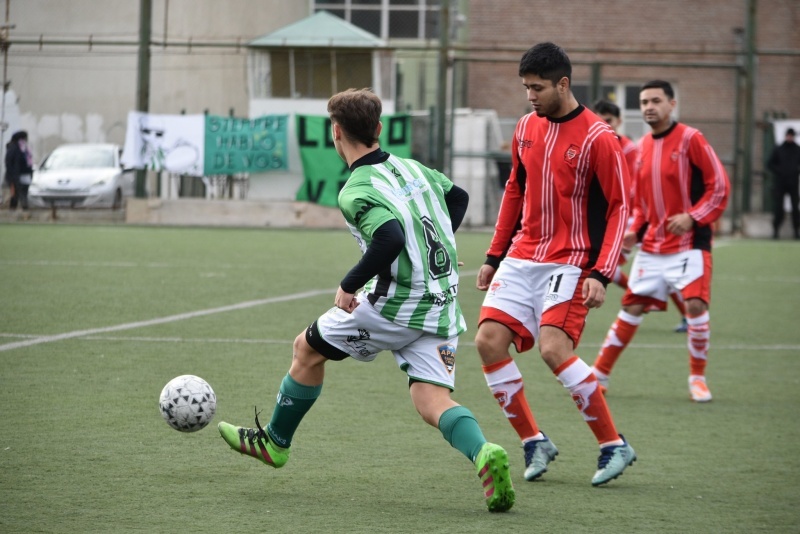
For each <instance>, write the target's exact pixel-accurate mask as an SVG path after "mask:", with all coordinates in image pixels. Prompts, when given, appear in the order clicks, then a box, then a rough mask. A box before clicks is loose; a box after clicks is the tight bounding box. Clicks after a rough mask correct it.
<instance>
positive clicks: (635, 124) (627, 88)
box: [572, 83, 678, 141]
mask: <svg viewBox="0 0 800 534" xmlns="http://www.w3.org/2000/svg"><path fill="white" fill-rule="evenodd" d="M641 85H642V84H641V83H616V84H604V85H603V86H602V87H601V90H600V95H601V96H600V98H603V99H605V100H608V101H610V102H613V103H615V104H616V105H618V106H619V108H620V111H621V114H622V127H621V128H620V129H621V131H620V132H619V133H621V134H622V135H626V136H628V137H630V138H631V139H633V140H634V141H636V140H638V139H639V138H641V137H642V136H643V135H644V134H646V133H647V132H648V131H649V129H648V127H647V124H646V123H645V122H644V119H642V112H641V110H640V109H639V88H640V87H641ZM675 91H676V93H677V88H676V89H675ZM572 94H574V95H575V98H576V99H577V100H578V102H580V103H581V104H583V105H585V106H587V107H589V108H591V106H592V104H594V102H593V101H591V97H590V95H591V87H590V86H589V84H586V83H574V84H572ZM673 117H674V118H676V119H677V118H678V108H677V107H676V108H675V111H673Z"/></svg>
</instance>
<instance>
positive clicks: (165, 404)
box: [159, 375, 217, 432]
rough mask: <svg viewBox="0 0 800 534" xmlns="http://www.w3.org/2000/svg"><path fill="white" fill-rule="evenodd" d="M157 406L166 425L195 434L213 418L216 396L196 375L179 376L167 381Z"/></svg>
mask: <svg viewBox="0 0 800 534" xmlns="http://www.w3.org/2000/svg"><path fill="white" fill-rule="evenodd" d="M159 404H160V406H161V415H162V416H163V417H164V420H165V421H166V422H167V424H168V425H169V426H171V427H172V428H174V429H175V430H180V431H181V432H197V431H198V430H200V429H202V428H205V427H206V425H208V423H210V422H211V419H213V418H214V413H215V412H216V411H217V396H216V394H214V390H213V389H211V386H209V385H208V382H206V381H205V380H203V379H202V378H200V377H199V376H194V375H181V376H177V377H175V378H173V379H172V380H170V381H169V382H167V385H166V386H164V389H162V390H161V399H160V402H159Z"/></svg>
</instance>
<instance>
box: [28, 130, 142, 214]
mask: <svg viewBox="0 0 800 534" xmlns="http://www.w3.org/2000/svg"><path fill="white" fill-rule="evenodd" d="M120 153H121V150H120V147H119V145H113V144H68V145H61V146H60V147H58V148H56V149H55V150H53V151H52V152H51V153H50V155H48V156H47V158H45V160H44V161H43V162H42V164H41V165H40V166H39V168H38V169H36V170H35V171H34V172H33V181H32V182H31V186H30V189H29V190H28V200H29V201H30V202H31V204H32V205H34V206H40V207H72V208H99V207H108V208H112V209H119V208H120V207H122V203H123V200H124V199H125V198H126V197H129V196H132V195H133V190H134V173H133V170H132V169H124V168H123V167H122V164H121V163H120Z"/></svg>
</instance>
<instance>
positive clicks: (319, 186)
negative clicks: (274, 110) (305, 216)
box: [296, 115, 411, 207]
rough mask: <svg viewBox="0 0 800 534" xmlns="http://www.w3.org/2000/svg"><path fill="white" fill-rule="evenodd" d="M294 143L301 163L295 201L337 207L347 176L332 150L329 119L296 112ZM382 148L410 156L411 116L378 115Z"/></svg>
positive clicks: (345, 170) (348, 171)
mask: <svg viewBox="0 0 800 534" xmlns="http://www.w3.org/2000/svg"><path fill="white" fill-rule="evenodd" d="M296 120H297V144H298V147H299V149H300V160H301V161H302V163H303V177H304V181H303V184H302V185H301V186H300V189H299V190H298V191H297V200H300V201H306V202H314V203H316V204H320V205H322V206H331V207H337V206H338V202H337V198H338V196H339V191H340V190H341V189H342V187H343V186H344V183H345V182H346V181H347V178H348V177H349V176H350V170H349V169H348V168H347V164H346V163H345V162H344V161H343V160H342V158H340V157H339V154H337V153H336V148H334V146H333V139H332V137H331V120H330V118H329V117H325V116H318V115H297V119H296ZM381 122H382V123H383V129H382V131H381V135H380V139H379V141H380V145H381V148H382V149H383V150H385V151H386V152H389V153H391V154H392V155H395V156H398V157H401V158H410V157H411V117H410V116H409V115H390V116H385V117H382V118H381Z"/></svg>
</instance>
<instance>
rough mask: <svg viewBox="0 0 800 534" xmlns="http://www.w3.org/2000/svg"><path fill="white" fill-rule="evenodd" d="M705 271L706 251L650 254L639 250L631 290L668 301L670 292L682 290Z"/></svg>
mask: <svg viewBox="0 0 800 534" xmlns="http://www.w3.org/2000/svg"><path fill="white" fill-rule="evenodd" d="M704 272H705V265H704V258H703V251H702V250H699V249H693V250H687V251H685V252H676V253H675V254H650V253H648V252H643V251H639V253H638V254H637V255H636V257H635V258H634V259H633V264H632V265H631V273H630V276H629V278H628V291H630V292H631V293H634V294H636V295H637V296H640V297H650V298H653V299H656V300H661V301H666V300H667V297H668V296H669V293H671V292H681V291H682V290H683V289H684V288H685V287H686V286H688V285H689V284H691V283H692V282H693V281H695V280H697V279H698V278H702V277H703V274H704Z"/></svg>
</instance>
